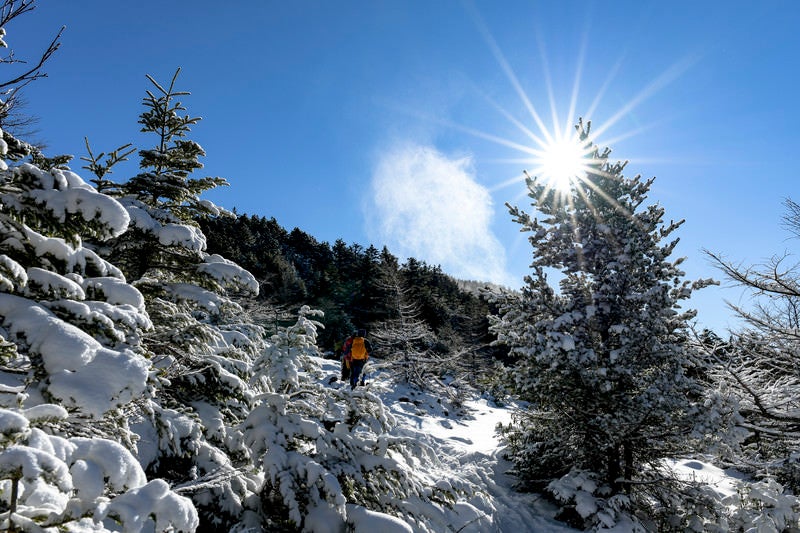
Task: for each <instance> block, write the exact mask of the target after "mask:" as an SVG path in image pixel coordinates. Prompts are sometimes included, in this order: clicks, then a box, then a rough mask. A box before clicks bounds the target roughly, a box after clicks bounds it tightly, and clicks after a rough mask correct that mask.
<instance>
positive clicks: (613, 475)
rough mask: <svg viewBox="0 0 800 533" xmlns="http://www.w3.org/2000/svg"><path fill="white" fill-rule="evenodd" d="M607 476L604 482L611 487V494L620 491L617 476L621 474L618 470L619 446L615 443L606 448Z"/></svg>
mask: <svg viewBox="0 0 800 533" xmlns="http://www.w3.org/2000/svg"><path fill="white" fill-rule="evenodd" d="M606 471H607V478H606V482H607V483H608V486H609V487H611V494H612V495H614V494H619V492H620V485H619V481H618V480H619V477H620V474H621V470H620V456H619V446H617V445H616V444H614V445H612V446H611V447H610V448H609V449H608V463H607V470H606Z"/></svg>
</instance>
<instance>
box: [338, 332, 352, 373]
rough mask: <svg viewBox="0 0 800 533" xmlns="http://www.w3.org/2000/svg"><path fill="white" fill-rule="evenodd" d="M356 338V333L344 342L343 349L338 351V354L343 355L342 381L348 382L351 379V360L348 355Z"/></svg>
mask: <svg viewBox="0 0 800 533" xmlns="http://www.w3.org/2000/svg"><path fill="white" fill-rule="evenodd" d="M355 336H356V332H353V333H352V334H351V335H350V336H349V337H347V338H346V339H345V340H344V342H343V343H342V345H341V347H340V348H338V349H337V351H336V353H337V354H341V356H342V381H347V380H348V379H350V360H349V358H348V356H347V354H348V352H349V350H350V344H351V343H352V342H353V337H355Z"/></svg>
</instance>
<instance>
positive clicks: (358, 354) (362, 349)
mask: <svg viewBox="0 0 800 533" xmlns="http://www.w3.org/2000/svg"><path fill="white" fill-rule="evenodd" d="M366 336H367V330H365V329H359V330H358V331H357V332H356V334H355V335H354V336H352V337H350V338H348V339H347V341H345V344H344V348H343V349H344V354H345V356H344V357H345V360H346V361H347V363H348V366H349V368H350V389H351V390H352V389H355V388H356V386H357V385H358V378H359V377H360V376H361V371H362V370H364V365H365V364H366V363H367V359H369V354H370V352H371V351H372V347H371V346H370V344H369V341H368V340H367V339H365V338H364V337H366ZM361 384H362V385H363V384H364V381H363V379H362V381H361Z"/></svg>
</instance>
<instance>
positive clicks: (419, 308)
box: [199, 215, 506, 358]
mask: <svg viewBox="0 0 800 533" xmlns="http://www.w3.org/2000/svg"><path fill="white" fill-rule="evenodd" d="M199 222H200V226H201V228H202V230H203V233H204V234H205V235H206V238H207V243H208V244H207V246H208V251H209V252H210V253H215V254H220V255H222V256H223V257H226V258H228V259H230V260H232V261H234V262H236V263H238V264H239V265H241V266H242V267H244V268H246V269H247V270H248V271H250V272H251V273H252V274H253V275H254V276H255V278H256V279H257V280H258V282H259V284H260V286H261V290H260V293H259V297H258V298H259V300H260V301H261V303H262V304H265V305H266V306H267V307H268V308H269V309H272V310H273V314H272V316H273V320H274V323H273V324H272V325H273V326H275V325H281V323H282V317H285V318H286V319H291V318H290V317H294V316H296V313H295V312H294V311H295V310H296V309H297V308H299V307H300V306H302V305H310V306H311V307H313V308H316V309H319V310H321V311H323V312H324V313H325V316H324V319H322V322H323V324H324V326H325V329H324V330H321V331H320V334H319V342H320V345H321V347H322V348H323V349H325V350H333V349H334V347H335V344H336V342H337V341H341V340H342V339H344V338H345V337H346V336H347V335H348V334H350V333H351V332H352V331H353V330H354V329H356V328H362V327H363V328H366V329H367V330H372V329H373V328H375V327H379V325H380V324H383V323H385V322H386V321H388V320H393V319H397V318H398V317H399V315H400V313H401V310H400V306H399V302H398V301H397V293H398V290H400V291H401V292H402V293H403V295H404V299H405V302H404V303H405V304H406V305H411V306H412V307H413V308H414V314H415V318H416V319H418V320H420V321H421V322H423V323H424V324H425V325H426V326H427V327H428V328H430V330H431V331H432V332H433V333H434V335H435V340H434V341H433V343H434V346H430V348H434V349H436V350H438V351H440V352H444V353H449V352H453V351H456V350H458V349H461V348H463V347H465V346H470V347H475V346H476V345H477V347H478V348H479V351H480V352H481V353H482V354H484V355H486V356H487V357H501V358H502V357H503V356H504V354H505V353H506V350H504V349H501V348H491V347H489V343H490V342H491V339H492V336H491V335H490V333H489V329H488V328H489V323H488V319H487V316H488V315H489V314H490V313H491V312H492V311H493V309H492V308H491V304H490V303H489V302H488V301H487V300H486V299H485V298H483V297H481V295H480V293H479V291H476V290H470V289H469V288H467V285H468V284H467V283H466V282H460V281H458V280H456V279H454V278H453V277H452V276H449V275H447V274H445V273H444V272H443V271H442V269H441V267H439V266H431V265H428V264H427V263H425V262H424V261H419V260H416V259H414V258H410V259H408V260H407V261H405V262H404V263H400V262H399V260H398V258H397V257H396V256H394V255H392V254H391V252H390V251H389V250H388V249H387V248H386V247H384V248H383V249H382V250H378V249H377V248H376V247H375V246H372V245H370V246H368V247H366V248H365V247H363V246H361V245H359V244H349V245H348V244H347V243H345V242H344V241H343V240H341V239H338V240H337V241H336V242H334V243H333V245H330V244H329V243H327V242H320V241H318V240H317V239H315V238H314V237H313V236H311V235H309V234H307V233H305V232H304V231H302V230H300V229H299V228H294V229H293V230H291V231H288V230H286V229H285V228H284V227H283V226H281V225H280V224H279V223H278V221H277V220H276V219H275V218H274V217H273V218H265V217H260V216H256V215H237V216H236V217H234V218H231V217H217V218H205V219H202V220H199ZM398 285H399V286H398ZM470 285H472V286H475V285H476V284H475V283H474V282H472V283H470ZM478 285H480V284H478ZM282 311H285V314H284V313H282ZM263 318H264V320H265V322H266V323H265V326H267V327H269V326H270V324H269V322H268V320H269V316H266V317H263Z"/></svg>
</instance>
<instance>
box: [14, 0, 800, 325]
mask: <svg viewBox="0 0 800 533" xmlns="http://www.w3.org/2000/svg"><path fill="white" fill-rule="evenodd" d="M61 25H66V30H65V33H64V35H63V39H62V42H63V44H62V47H61V49H60V50H59V51H58V53H57V54H56V55H55V56H54V57H53V59H52V60H51V62H50V63H49V64H48V67H47V72H48V74H49V77H48V78H46V79H43V80H40V81H38V82H36V83H34V84H32V85H30V86H29V87H28V88H27V89H26V91H25V96H26V98H27V100H28V102H29V110H30V111H31V112H32V113H33V114H36V115H38V116H39V117H40V122H39V129H40V130H41V132H40V134H39V137H40V138H41V140H43V141H45V142H46V143H47V145H48V147H49V151H50V153H69V154H73V155H75V156H76V159H77V157H79V156H81V155H85V149H84V146H83V138H84V136H87V137H89V140H90V142H91V143H92V146H93V148H94V149H95V150H96V151H100V150H105V151H108V150H111V149H113V148H116V147H117V146H119V145H122V144H124V143H128V142H131V143H134V145H136V146H137V147H149V146H150V145H151V144H152V142H153V140H152V139H148V138H147V137H145V136H143V135H142V134H140V133H139V132H138V129H139V128H138V124H137V122H136V121H137V117H138V114H139V113H140V112H141V111H142V106H141V100H142V96H143V95H144V91H145V89H147V88H148V82H147V80H146V78H145V74H150V75H152V76H154V77H155V78H156V79H158V80H161V81H164V82H167V81H168V80H169V78H170V77H171V75H172V74H173V73H174V71H175V69H176V68H177V67H181V68H182V73H181V76H180V78H179V81H178V87H179V88H181V89H185V90H188V91H190V92H191V93H192V94H191V96H188V97H186V98H185V99H184V103H185V104H186V106H187V108H188V110H189V112H190V113H191V114H193V115H195V116H200V117H203V120H202V122H200V124H198V125H197V126H196V127H195V128H194V131H193V133H194V136H193V138H194V139H195V140H196V141H198V142H199V143H200V144H201V145H202V146H203V147H204V148H205V150H206V152H207V154H208V155H207V156H206V157H205V159H204V160H203V162H204V163H205V165H206V166H205V169H204V170H205V175H215V176H222V177H225V178H227V179H228V181H229V182H230V184H231V186H230V187H227V188H224V189H218V190H216V191H213V192H211V193H209V195H208V197H209V198H210V199H212V200H214V201H215V202H217V203H218V204H220V205H222V206H225V207H227V208H233V207H236V208H237V210H238V211H239V212H243V213H248V214H257V215H262V216H265V217H272V216H274V217H275V218H276V219H277V220H278V221H279V222H280V223H281V224H282V225H284V226H285V227H287V228H289V229H291V228H293V227H295V226H296V227H299V228H300V229H302V230H304V231H306V232H308V233H310V234H312V235H314V236H315V237H316V238H317V239H319V240H322V241H328V242H333V241H334V240H336V239H337V238H342V239H343V240H345V242H347V243H353V242H355V243H359V244H362V245H368V244H375V245H376V246H378V247H380V246H382V245H384V244H386V245H388V246H389V249H390V250H391V251H392V252H394V253H395V254H396V255H399V256H401V257H405V256H409V255H413V256H415V257H417V258H419V259H423V260H426V261H428V262H429V263H433V264H441V265H442V266H443V269H444V270H445V271H447V272H450V273H452V274H454V275H457V276H460V277H467V278H477V279H489V278H491V279H493V280H495V281H500V282H505V283H507V284H509V285H512V286H519V285H521V277H522V275H523V274H524V273H526V272H528V268H527V266H528V264H529V262H530V256H531V248H530V247H529V245H528V244H527V242H526V241H525V239H524V235H521V234H520V233H519V232H518V227H517V226H516V225H515V224H514V223H513V222H512V221H511V220H510V217H509V215H508V213H507V210H506V208H505V206H504V203H505V202H511V203H513V204H518V205H525V206H527V205H528V202H527V198H525V197H524V192H525V189H524V184H523V180H522V171H523V170H524V169H530V168H531V167H532V165H531V163H530V162H529V161H526V160H525V158H526V157H530V156H529V155H528V154H526V153H524V151H521V150H520V149H519V147H521V146H522V147H524V146H531V145H532V144H533V143H532V141H531V138H530V137H529V135H528V134H527V133H526V132H525V128H527V129H528V130H530V131H531V132H533V133H535V134H536V135H540V136H541V135H542V132H541V127H542V126H543V127H544V129H546V130H549V131H553V130H554V129H556V128H560V129H564V128H565V127H566V125H567V124H573V123H574V122H575V120H577V118H578V117H581V116H582V117H584V118H586V119H590V120H592V122H593V129H594V130H595V131H598V132H599V133H598V136H597V139H596V142H597V144H599V145H600V146H609V147H610V148H612V149H613V153H612V158H616V159H621V160H629V161H630V163H629V165H628V167H627V172H628V174H630V175H634V174H642V175H643V176H644V177H651V176H656V181H655V183H654V185H653V188H652V190H651V194H650V197H649V198H650V200H651V201H652V202H658V203H660V204H661V205H663V206H664V207H665V209H666V218H667V220H669V219H676V220H677V219H681V218H685V219H686V223H685V224H684V225H683V226H682V228H681V229H680V230H679V231H678V233H677V235H678V236H679V237H680V238H681V244H680V245H679V247H678V250H677V253H678V255H681V256H687V257H688V260H687V262H686V263H685V264H684V266H685V269H686V272H687V277H688V278H689V279H693V278H699V277H709V276H713V277H719V272H718V271H717V270H716V269H715V268H714V267H713V266H712V265H711V264H710V263H709V261H708V259H707V258H706V257H705V256H704V255H703V253H702V249H704V248H706V249H710V250H712V251H714V252H717V253H720V254H723V255H724V256H726V257H728V258H730V259H731V260H733V261H735V262H742V263H743V264H745V265H750V264H755V263H759V262H762V261H764V260H766V259H768V258H769V257H770V256H772V255H774V254H782V253H783V252H784V251H789V252H792V251H794V250H797V249H798V245H799V244H800V243H797V242H796V241H795V240H792V239H791V238H790V234H789V233H788V232H787V231H786V230H785V228H783V227H782V222H781V218H782V215H783V214H784V211H783V201H784V199H785V198H787V197H793V198H794V199H796V200H800V197H798V196H797V195H796V185H795V183H796V175H797V170H796V160H797V156H796V153H797V151H798V146H799V145H800V133H798V132H799V131H800V129H799V128H798V124H797V123H798V118H800V116H798V115H799V113H798V107H797V98H798V92H797V87H798V73H797V70H798V69H797V56H798V52H800V37H799V36H798V32H797V31H796V30H797V28H798V27H800V7H795V3H794V2H790V1H783V2H780V1H765V2H744V1H726V2H713V1H708V2H694V1H692V2H689V1H674V2H649V1H630V2H629V1H610V2H609V1H606V2H591V1H562V2H522V1H492V2H489V1H474V2H461V1H447V0H441V1H422V0H419V1H417V0H410V1H405V2H400V1H348V2H334V1H297V2H277V1H255V0H253V1H235V0H234V1H230V2H217V1H214V2H212V1H206V0H192V1H188V0H187V1H184V0H173V1H160V2H153V1H150V0H142V1H138V2H109V1H107V0H76V1H74V2H73V1H70V2H63V1H62V2H57V1H44V0H42V1H40V3H39V5H38V7H37V9H36V11H34V12H33V13H32V14H29V15H26V16H24V17H22V18H20V19H18V20H17V21H15V22H14V23H12V24H10V25H9V26H8V27H7V32H8V33H7V37H6V41H7V42H8V43H9V45H10V46H11V47H12V48H13V49H15V51H16V55H17V56H18V57H20V58H28V59H31V60H33V59H34V56H35V55H36V53H37V52H38V51H39V50H41V49H43V48H44V47H45V46H46V44H47V43H48V42H49V39H51V38H52V36H53V35H54V34H55V33H56V32H57V31H58V29H59V28H60V27H61ZM553 110H555V113H554V112H553ZM532 111H533V112H532ZM536 117H538V119H539V120H538V122H537V119H536ZM556 118H557V120H556ZM540 123H541V125H540ZM554 124H556V125H557V126H554ZM80 165H81V163H80V162H78V161H75V163H74V164H73V165H72V166H73V168H74V169H78V168H79V167H80ZM135 172H136V167H135V165H134V164H130V165H128V166H123V167H120V168H119V169H118V170H117V171H116V173H115V174H114V176H112V177H115V178H117V179H119V180H122V179H125V178H127V177H129V176H130V175H132V174H133V173H135ZM726 298H727V299H729V300H732V301H734V302H737V303H745V304H746V303H747V301H746V300H740V298H741V291H740V290H739V289H735V288H725V287H722V288H709V289H705V290H703V291H702V292H701V293H699V294H698V295H697V296H696V297H695V299H694V300H693V306H694V307H696V308H698V310H699V320H700V322H701V324H703V325H708V326H711V327H714V328H716V329H721V328H724V327H725V326H726V325H727V324H728V323H731V324H735V322H731V320H730V318H729V316H730V313H729V312H728V311H727V310H726V308H725V304H724V302H723V300H724V299H726Z"/></svg>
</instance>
